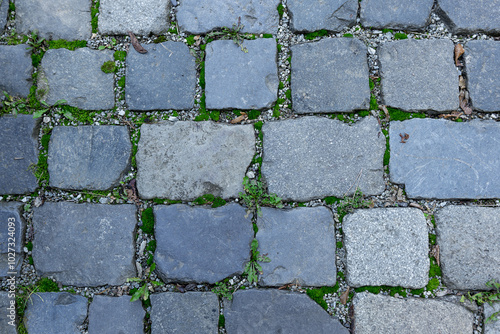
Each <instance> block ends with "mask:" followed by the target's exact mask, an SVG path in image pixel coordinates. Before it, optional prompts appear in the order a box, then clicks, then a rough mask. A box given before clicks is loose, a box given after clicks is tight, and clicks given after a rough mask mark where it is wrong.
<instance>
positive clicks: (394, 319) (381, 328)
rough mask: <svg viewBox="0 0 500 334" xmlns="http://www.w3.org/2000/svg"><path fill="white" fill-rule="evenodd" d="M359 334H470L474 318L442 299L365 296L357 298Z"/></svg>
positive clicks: (471, 314) (356, 327) (469, 313)
mask: <svg viewBox="0 0 500 334" xmlns="http://www.w3.org/2000/svg"><path fill="white" fill-rule="evenodd" d="M353 303H354V328H355V329H356V334H368V333H369V334H372V333H398V334H427V333H454V334H470V333H472V332H473V329H472V325H473V320H474V315H473V313H472V312H470V311H469V310H467V309H466V308H465V307H463V306H460V305H457V304H455V303H452V302H447V301H443V300H439V299H417V298H406V299H398V298H394V297H389V296H383V295H374V294H371V293H367V292H363V293H358V294H356V296H355V297H354V302H353Z"/></svg>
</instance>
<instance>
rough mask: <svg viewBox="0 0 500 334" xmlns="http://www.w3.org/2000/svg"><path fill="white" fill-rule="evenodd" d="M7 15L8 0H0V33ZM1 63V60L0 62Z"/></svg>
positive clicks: (5, 22)
mask: <svg viewBox="0 0 500 334" xmlns="http://www.w3.org/2000/svg"><path fill="white" fill-rule="evenodd" d="M8 17H9V0H0V34H3V30H4V28H5V25H6V24H7V19H8ZM0 63H1V62H0Z"/></svg>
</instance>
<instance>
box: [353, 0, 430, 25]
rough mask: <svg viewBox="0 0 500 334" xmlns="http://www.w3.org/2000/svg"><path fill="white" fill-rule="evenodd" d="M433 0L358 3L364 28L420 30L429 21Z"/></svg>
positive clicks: (386, 0) (389, 0) (381, 0)
mask: <svg viewBox="0 0 500 334" xmlns="http://www.w3.org/2000/svg"><path fill="white" fill-rule="evenodd" d="M433 4H434V0H421V1H413V0H403V1H401V0H365V1H362V2H361V3H360V6H361V11H360V17H361V24H362V25H363V26H364V27H366V28H374V29H384V28H388V29H400V30H412V31H415V30H417V31H419V30H422V29H423V28H424V27H425V26H426V25H427V24H428V23H429V20H430V16H431V10H432V6H433Z"/></svg>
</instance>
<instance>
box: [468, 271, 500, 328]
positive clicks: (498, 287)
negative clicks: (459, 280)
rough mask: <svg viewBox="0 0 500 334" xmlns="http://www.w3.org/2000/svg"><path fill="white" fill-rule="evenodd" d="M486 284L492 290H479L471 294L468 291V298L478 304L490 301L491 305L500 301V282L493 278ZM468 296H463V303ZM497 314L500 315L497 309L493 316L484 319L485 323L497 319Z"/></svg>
mask: <svg viewBox="0 0 500 334" xmlns="http://www.w3.org/2000/svg"><path fill="white" fill-rule="evenodd" d="M486 286H487V287H488V288H492V289H493V290H492V291H486V292H478V293H476V294H473V295H471V293H470V291H469V292H467V299H469V300H470V301H471V302H476V303H477V304H478V305H483V304H485V303H488V304H490V305H493V303H494V302H495V303H497V302H499V301H500V283H497V282H496V281H495V280H491V281H489V282H487V283H486ZM465 298H466V296H462V298H461V299H460V301H461V302H462V303H463V302H465ZM497 316H500V311H497V312H495V313H493V314H492V315H491V316H489V317H488V318H487V319H485V320H484V323H485V324H487V323H488V322H490V321H497V320H498V318H497Z"/></svg>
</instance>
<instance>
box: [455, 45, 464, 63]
mask: <svg viewBox="0 0 500 334" xmlns="http://www.w3.org/2000/svg"><path fill="white" fill-rule="evenodd" d="M464 52H465V50H464V47H463V46H462V44H457V45H455V65H456V66H462V63H461V62H459V61H458V58H460V56H462V55H463V54H464Z"/></svg>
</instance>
